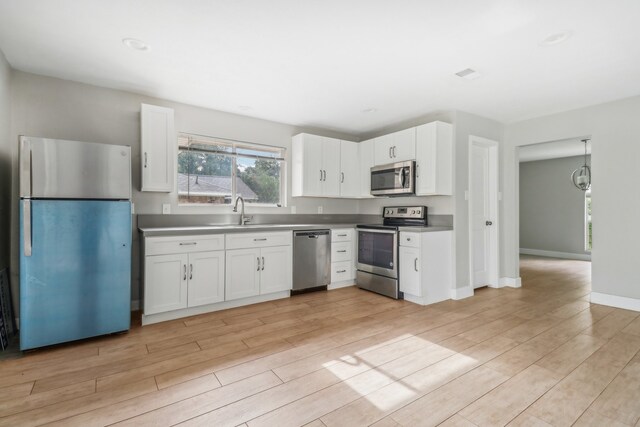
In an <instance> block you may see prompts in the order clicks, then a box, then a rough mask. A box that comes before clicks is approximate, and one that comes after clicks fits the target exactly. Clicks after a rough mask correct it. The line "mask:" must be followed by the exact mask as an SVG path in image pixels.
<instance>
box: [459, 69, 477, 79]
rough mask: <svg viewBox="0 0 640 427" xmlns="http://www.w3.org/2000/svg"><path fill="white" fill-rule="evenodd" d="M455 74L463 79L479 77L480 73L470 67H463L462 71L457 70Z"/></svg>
mask: <svg viewBox="0 0 640 427" xmlns="http://www.w3.org/2000/svg"><path fill="white" fill-rule="evenodd" d="M456 76H458V77H462V78H463V79H467V80H473V79H477V78H478V77H480V73H479V72H477V71H476V70H472V69H471V68H467V69H464V70H462V71H458V72H457V73H456Z"/></svg>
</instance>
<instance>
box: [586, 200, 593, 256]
mask: <svg viewBox="0 0 640 427" xmlns="http://www.w3.org/2000/svg"><path fill="white" fill-rule="evenodd" d="M591 235H592V226H591V190H587V191H585V192H584V250H585V251H588V252H591V242H592V239H591Z"/></svg>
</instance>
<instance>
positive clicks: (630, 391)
mask: <svg viewBox="0 0 640 427" xmlns="http://www.w3.org/2000/svg"><path fill="white" fill-rule="evenodd" d="M521 276H522V281H523V287H522V288H519V289H511V288H503V289H493V288H481V289H477V290H476V292H475V295H474V296H473V297H472V298H467V299H464V300H457V301H453V300H450V301H443V302H440V303H437V304H433V305H430V306H427V307H422V306H418V305H416V304H412V303H409V302H407V301H395V300H391V299H388V298H386V297H382V296H380V295H376V294H373V293H370V292H366V291H362V290H360V289H357V288H355V287H349V288H344V289H339V290H335V291H330V292H316V293H309V294H303V295H298V296H295V297H292V298H287V299H282V300H276V301H269V302H265V303H260V304H254V305H251V306H245V307H237V308H233V309H229V310H223V311H219V312H215V313H207V314H203V315H199V316H192V317H189V318H186V319H179V320H174V321H169V322H163V323H159V324H154V325H149V326H145V327H142V326H140V318H139V316H135V317H133V322H132V325H133V326H132V329H131V330H130V331H129V333H127V334H121V335H116V336H108V337H101V338H95V339H90V340H85V341H81V342H77V343H71V344H66V345H61V346H57V347H52V348H47V349H42V350H35V351H30V352H27V353H25V354H24V355H23V357H21V358H16V359H8V360H2V361H0V374H1V378H2V380H3V381H2V385H1V386H0V426H3V425H8V426H14V425H21V426H22V425H27V426H29V425H42V424H47V423H51V424H54V425H60V426H102V425H131V426H134V425H135V426H139V425H143V426H144V425H148V426H159V425H160V426H162V425H166V426H172V425H178V424H180V425H207V426H209V425H216V426H225V425H228V426H239V425H242V426H245V427H257V426H271V425H278V426H299V425H308V426H310V427H328V426H338V425H340V426H344V425H349V426H369V425H374V426H377V427H397V426H422V425H438V424H439V425H443V426H466V427H469V426H481V425H505V424H509V425H511V426H547V427H548V426H550V425H551V426H563V425H572V424H574V423H575V425H577V426H595V425H598V426H601V425H611V426H618V425H620V426H622V425H627V426H628V425H631V426H633V425H640V405H638V390H640V316H639V313H637V312H633V311H628V310H621V309H616V308H612V307H606V306H602V305H597V304H590V303H589V293H590V264H589V263H588V262H584V261H572V260H554V259H550V258H540V257H531V256H523V257H522V258H521Z"/></svg>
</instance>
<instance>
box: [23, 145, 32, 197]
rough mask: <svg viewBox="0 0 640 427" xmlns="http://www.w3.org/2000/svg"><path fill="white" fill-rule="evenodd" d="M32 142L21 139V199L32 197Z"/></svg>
mask: <svg viewBox="0 0 640 427" xmlns="http://www.w3.org/2000/svg"><path fill="white" fill-rule="evenodd" d="M31 160H32V159H31V141H30V140H29V138H27V137H24V136H22V137H20V197H31Z"/></svg>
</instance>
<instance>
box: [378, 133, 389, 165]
mask: <svg viewBox="0 0 640 427" xmlns="http://www.w3.org/2000/svg"><path fill="white" fill-rule="evenodd" d="M374 151H375V154H374V160H375V163H376V166H379V165H386V164H388V163H393V162H394V159H393V153H392V151H393V137H392V134H389V135H383V136H379V137H377V138H376V139H375V146H374Z"/></svg>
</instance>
